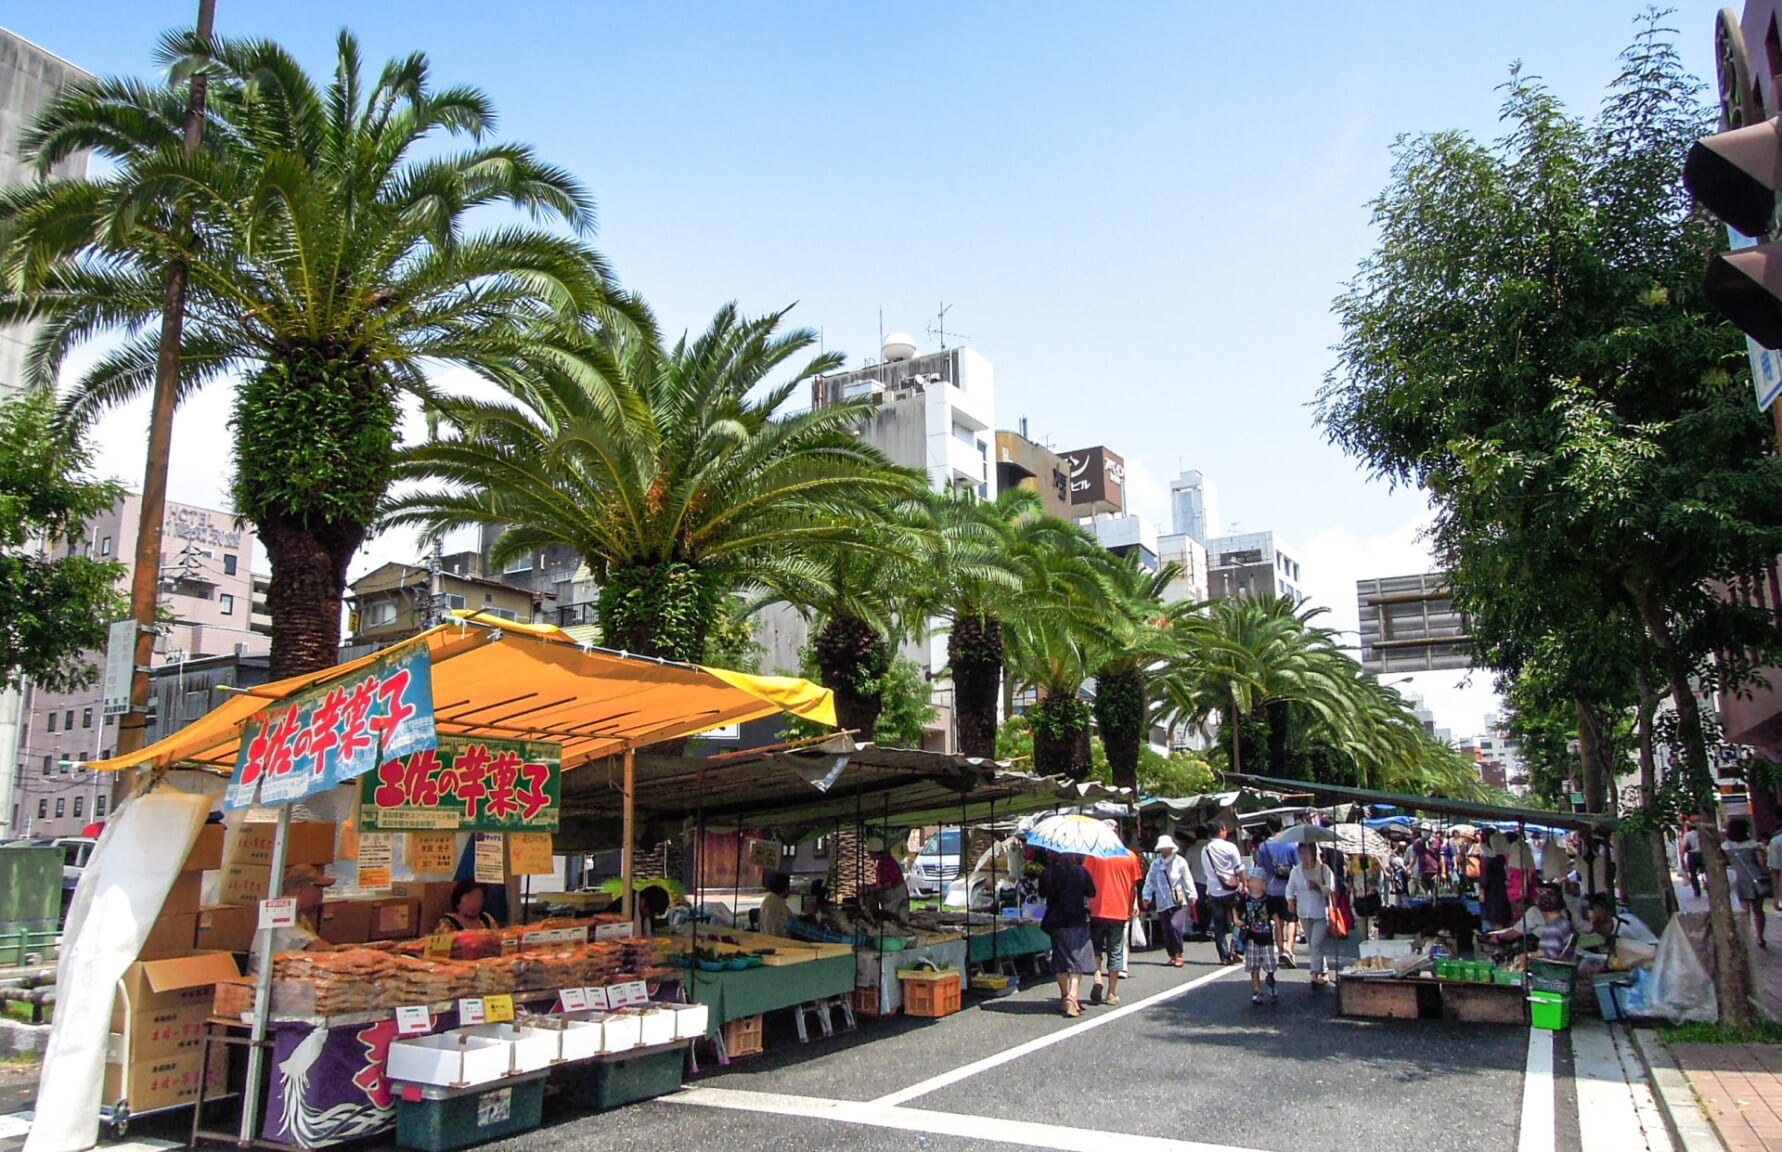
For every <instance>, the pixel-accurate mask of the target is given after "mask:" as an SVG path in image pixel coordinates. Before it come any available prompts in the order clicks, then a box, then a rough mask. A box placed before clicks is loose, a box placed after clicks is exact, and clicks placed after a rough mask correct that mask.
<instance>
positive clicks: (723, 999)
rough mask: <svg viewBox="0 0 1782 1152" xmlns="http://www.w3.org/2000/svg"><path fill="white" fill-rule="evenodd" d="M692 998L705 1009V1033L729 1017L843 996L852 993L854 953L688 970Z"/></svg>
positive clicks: (719, 1025) (738, 1018) (736, 1017)
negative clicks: (753, 965) (755, 965)
mask: <svg viewBox="0 0 1782 1152" xmlns="http://www.w3.org/2000/svg"><path fill="white" fill-rule="evenodd" d="M693 977H694V979H693V999H694V1002H695V1003H699V1004H706V1005H709V1006H710V1007H711V1010H712V1011H711V1019H710V1020H709V1021H708V1022H707V1024H706V1034H707V1035H712V1036H715V1035H717V1032H718V1029H719V1028H721V1027H723V1026H724V1025H725V1024H728V1023H729V1022H730V1021H732V1020H741V1019H742V1018H743V1017H745V1016H758V1015H760V1014H761V1013H763V1012H772V1011H774V1010H775V1009H778V1008H790V1007H792V1006H793V1005H794V1004H803V1003H804V1002H805V1001H807V1000H822V999H824V998H826V997H829V996H847V995H849V994H851V993H852V992H853V991H854V954H853V953H852V952H850V953H848V954H847V955H846V956H831V957H829V958H827V959H823V960H806V961H805V962H804V963H802V964H782V965H779V966H777V967H776V966H771V965H769V966H763V967H760V968H745V969H743V970H742V971H740V972H728V971H726V972H694V973H693Z"/></svg>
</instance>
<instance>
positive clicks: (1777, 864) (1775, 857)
mask: <svg viewBox="0 0 1782 1152" xmlns="http://www.w3.org/2000/svg"><path fill="white" fill-rule="evenodd" d="M1768 857H1769V865H1770V898H1771V899H1773V900H1774V901H1775V902H1776V911H1778V912H1782V828H1777V829H1776V834H1775V835H1774V836H1772V837H1770V847H1769V852H1768Z"/></svg>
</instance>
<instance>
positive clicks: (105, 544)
mask: <svg viewBox="0 0 1782 1152" xmlns="http://www.w3.org/2000/svg"><path fill="white" fill-rule="evenodd" d="M99 555H101V556H110V555H111V537H110V536H107V537H105V538H103V539H102V540H100V541H99Z"/></svg>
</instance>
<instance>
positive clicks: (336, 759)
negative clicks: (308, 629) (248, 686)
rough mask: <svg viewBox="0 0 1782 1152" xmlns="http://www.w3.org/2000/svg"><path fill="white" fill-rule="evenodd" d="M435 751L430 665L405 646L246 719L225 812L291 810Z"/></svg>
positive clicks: (421, 648)
mask: <svg viewBox="0 0 1782 1152" xmlns="http://www.w3.org/2000/svg"><path fill="white" fill-rule="evenodd" d="M438 745H439V736H438V733H437V732H436V731H435V730H434V726H433V659H432V656H431V655H430V654H429V652H428V650H427V646H426V645H425V644H414V645H410V646H409V647H407V648H404V649H402V650H401V651H399V652H394V653H391V654H390V655H388V656H386V657H384V658H382V659H380V660H378V661H376V662H375V663H373V664H371V665H369V666H367V667H366V668H363V669H361V670H360V671H358V672H356V673H354V674H353V675H352V676H350V677H348V678H346V679H343V680H337V681H333V682H331V683H327V684H321V685H318V686H316V687H314V688H311V689H308V690H306V691H304V692H301V693H299V694H298V695H296V696H293V697H291V698H290V699H289V700H287V701H283V702H281V703H279V704H276V705H273V706H272V707H268V708H264V709H262V710H261V711H259V712H257V713H255V714H254V715H253V716H252V717H250V718H249V719H248V722H247V725H246V728H245V729H244V731H243V732H242V736H241V750H240V752H238V753H237V754H236V758H235V775H234V777H233V778H232V779H231V780H230V781H229V788H228V791H227V792H226V793H225V794H224V796H223V807H224V808H227V809H230V810H234V809H237V808H247V807H249V806H251V805H253V804H254V803H256V802H258V803H260V804H289V803H291V802H292V801H293V800H300V799H302V798H303V797H305V796H311V795H314V794H315V793H318V792H326V791H327V790H329V789H331V788H333V787H335V786H336V785H339V784H344V783H346V782H347V781H349V780H354V779H357V778H358V777H360V776H363V775H365V773H367V772H370V771H371V770H372V769H374V768H376V767H377V766H378V765H379V764H382V763H383V762H385V761H386V760H389V759H392V758H394V757H400V756H407V755H410V754H411V753H414V752H420V751H423V750H425V749H429V748H436V747H438ZM256 794H257V798H256Z"/></svg>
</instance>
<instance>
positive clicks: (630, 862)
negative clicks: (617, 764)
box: [619, 747, 637, 924]
mask: <svg viewBox="0 0 1782 1152" xmlns="http://www.w3.org/2000/svg"><path fill="white" fill-rule="evenodd" d="M624 825H625V843H624V844H623V845H621V846H620V849H619V898H620V900H621V904H620V906H619V911H620V913H621V914H622V915H623V916H624V917H625V919H627V920H630V921H631V922H632V923H634V924H635V923H636V921H637V899H636V896H635V895H634V894H633V892H632V890H631V889H632V886H633V885H634V884H636V882H637V878H636V876H635V875H633V869H635V868H636V866H637V858H636V844H637V751H636V749H634V748H631V747H627V748H626V749H625V819H624Z"/></svg>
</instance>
